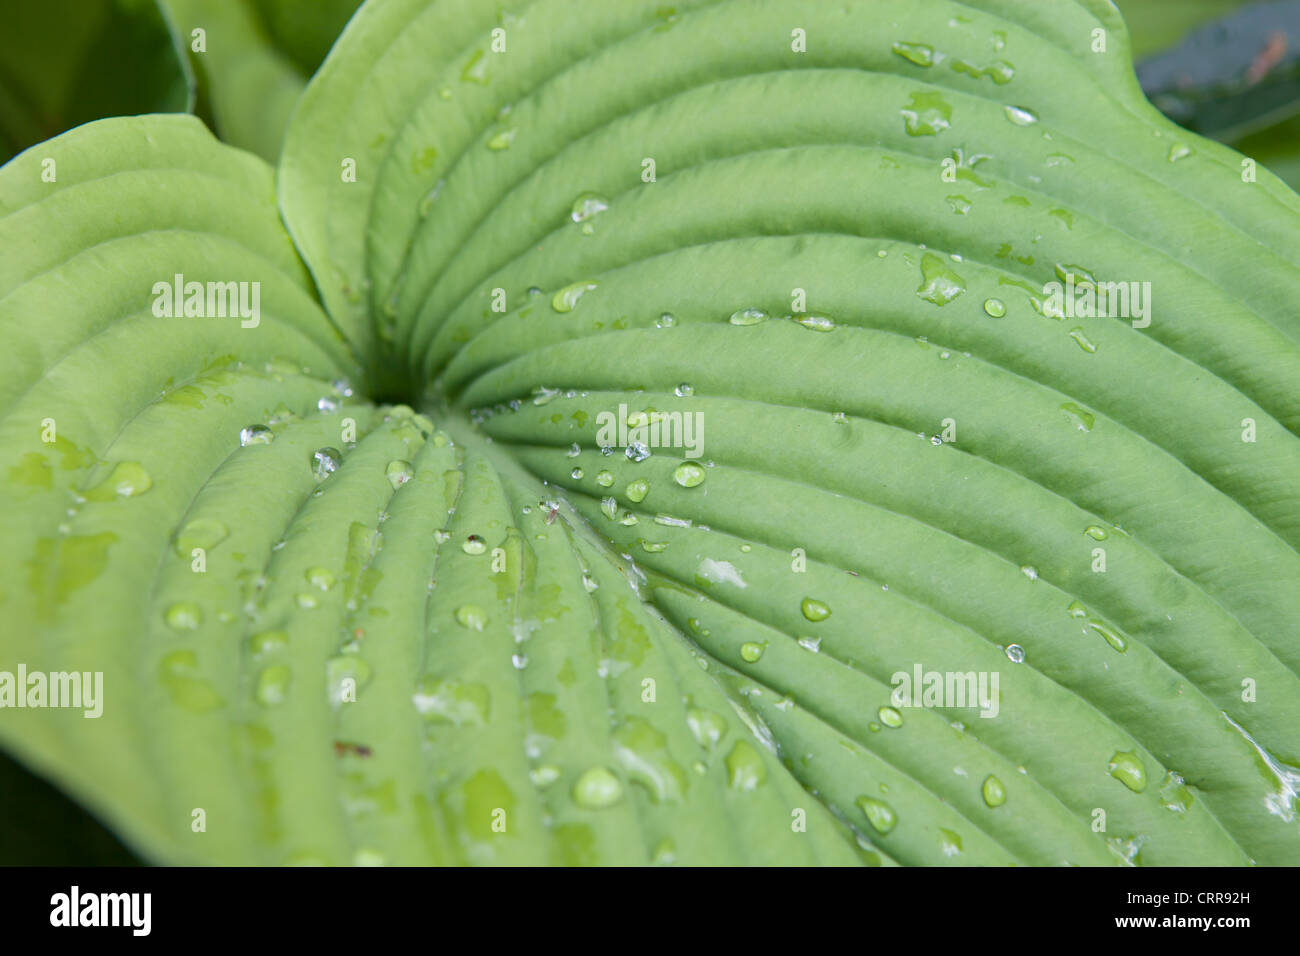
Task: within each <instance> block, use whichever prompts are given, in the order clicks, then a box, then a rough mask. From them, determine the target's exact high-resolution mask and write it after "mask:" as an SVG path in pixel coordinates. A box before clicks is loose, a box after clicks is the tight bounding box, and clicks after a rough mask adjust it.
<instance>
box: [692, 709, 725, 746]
mask: <svg viewBox="0 0 1300 956" xmlns="http://www.w3.org/2000/svg"><path fill="white" fill-rule="evenodd" d="M686 726H687V727H689V728H690V730H691V734H692V735H693V736H694V737H695V742H696V743H697V744H699V745H700V746H701V747H703V748H704V749H705V750H707V751H709V752H710V753H712V752H713V751H714V750H716V749H717V746H718V744H719V743H720V742H721V741H722V738H723V737H725V736H727V721H726V720H725V719H724V718H723V717H721V716H720V715H718V714H715V713H714V712H713V711H711V710H703V709H701V708H699V707H692V708H690V709H689V710H687V711H686Z"/></svg>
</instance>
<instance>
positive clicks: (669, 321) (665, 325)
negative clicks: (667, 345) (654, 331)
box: [655, 312, 677, 329]
mask: <svg viewBox="0 0 1300 956" xmlns="http://www.w3.org/2000/svg"><path fill="white" fill-rule="evenodd" d="M676 324H677V320H676V319H675V318H673V314H672V313H671V312H665V313H664V314H663V315H661V316H659V320H658V321H657V322H655V327H656V328H660V329H671V328H672V327H673V326H674V325H676Z"/></svg>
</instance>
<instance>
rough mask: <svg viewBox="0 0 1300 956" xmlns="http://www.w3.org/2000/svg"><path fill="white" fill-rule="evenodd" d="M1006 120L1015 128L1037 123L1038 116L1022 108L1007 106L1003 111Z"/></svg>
mask: <svg viewBox="0 0 1300 956" xmlns="http://www.w3.org/2000/svg"><path fill="white" fill-rule="evenodd" d="M1005 112H1006V114H1007V119H1009V120H1011V122H1013V123H1015V124H1016V125H1017V126H1033V125H1034V124H1035V123H1037V122H1038V114H1037V113H1035V112H1034V111H1033V110H1029V109H1025V108H1024V107H1023V106H1008V107H1007V108H1006V110H1005Z"/></svg>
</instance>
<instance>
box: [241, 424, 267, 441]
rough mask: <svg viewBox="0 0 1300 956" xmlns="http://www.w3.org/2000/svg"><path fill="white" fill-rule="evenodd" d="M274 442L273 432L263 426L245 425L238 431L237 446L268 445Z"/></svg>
mask: <svg viewBox="0 0 1300 956" xmlns="http://www.w3.org/2000/svg"><path fill="white" fill-rule="evenodd" d="M273 441H275V432H273V431H271V429H269V428H267V427H266V426H265V425H245V426H244V427H243V428H241V429H240V430H239V444H240V445H241V446H246V445H269V444H271V442H273Z"/></svg>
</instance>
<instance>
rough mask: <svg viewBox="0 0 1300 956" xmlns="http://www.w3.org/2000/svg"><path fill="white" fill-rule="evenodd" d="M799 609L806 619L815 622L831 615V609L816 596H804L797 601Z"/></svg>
mask: <svg viewBox="0 0 1300 956" xmlns="http://www.w3.org/2000/svg"><path fill="white" fill-rule="evenodd" d="M799 610H801V611H802V612H803V616H804V617H806V618H807V619H808V620H810V621H812V622H814V623H816V622H818V621H824V620H826V619H827V618H828V617H830V616H831V609H830V607H828V606H827V605H826V604H825V603H824V602H822V601H818V600H817V599H816V598H810V597H806V598H804V599H803V600H802V601H801V602H800V603H799Z"/></svg>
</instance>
